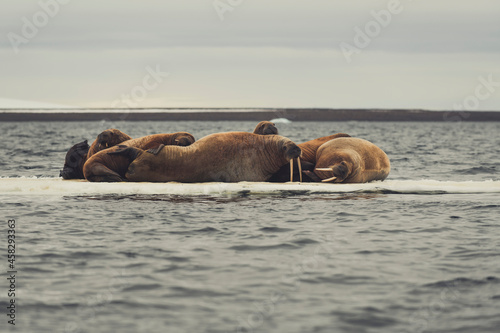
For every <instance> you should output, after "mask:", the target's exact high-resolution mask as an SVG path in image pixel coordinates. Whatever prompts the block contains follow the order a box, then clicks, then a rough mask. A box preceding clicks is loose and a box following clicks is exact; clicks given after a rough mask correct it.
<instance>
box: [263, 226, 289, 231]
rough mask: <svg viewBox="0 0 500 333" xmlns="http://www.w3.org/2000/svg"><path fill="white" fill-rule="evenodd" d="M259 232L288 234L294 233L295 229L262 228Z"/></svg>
mask: <svg viewBox="0 0 500 333" xmlns="http://www.w3.org/2000/svg"><path fill="white" fill-rule="evenodd" d="M259 231H263V232H288V231H293V229H290V228H278V227H263V228H260V229H259Z"/></svg>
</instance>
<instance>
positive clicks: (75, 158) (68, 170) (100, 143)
mask: <svg viewBox="0 0 500 333" xmlns="http://www.w3.org/2000/svg"><path fill="white" fill-rule="evenodd" d="M130 139H131V137H130V136H128V135H127V134H125V133H123V132H122V131H120V130H117V129H115V128H110V129H107V130H105V131H103V132H101V133H100V134H99V135H98V136H97V138H96V139H95V140H94V142H93V143H92V145H91V146H90V147H89V145H88V144H87V140H85V141H83V142H79V143H77V144H76V145H74V146H73V147H71V148H70V149H69V150H68V152H67V153H66V158H65V160H64V166H63V169H62V170H61V172H60V173H59V176H61V177H62V178H63V179H84V178H85V177H84V176H83V165H84V164H85V162H86V161H87V160H88V159H89V158H90V157H91V156H92V155H94V154H95V153H97V152H99V151H101V150H103V149H106V148H108V147H112V146H115V145H117V144H119V143H122V142H123V141H126V140H130Z"/></svg>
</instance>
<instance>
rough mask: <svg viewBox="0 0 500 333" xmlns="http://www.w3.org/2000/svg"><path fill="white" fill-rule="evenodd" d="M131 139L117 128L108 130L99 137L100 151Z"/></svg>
mask: <svg viewBox="0 0 500 333" xmlns="http://www.w3.org/2000/svg"><path fill="white" fill-rule="evenodd" d="M130 139H131V137H130V136H128V135H127V134H125V133H123V132H122V131H120V130H117V129H115V128H110V129H107V130H105V131H103V132H101V134H99V135H98V136H97V144H98V145H99V150H102V149H105V148H109V147H113V146H116V145H117V144H120V143H122V142H123V141H127V140H130Z"/></svg>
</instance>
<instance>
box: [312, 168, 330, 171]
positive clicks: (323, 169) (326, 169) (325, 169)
mask: <svg viewBox="0 0 500 333" xmlns="http://www.w3.org/2000/svg"><path fill="white" fill-rule="evenodd" d="M315 170H317V171H333V169H332V168H316V169H315Z"/></svg>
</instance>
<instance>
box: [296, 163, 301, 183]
mask: <svg viewBox="0 0 500 333" xmlns="http://www.w3.org/2000/svg"><path fill="white" fill-rule="evenodd" d="M297 164H298V165H299V182H301V183H302V165H301V164H300V157H297Z"/></svg>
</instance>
